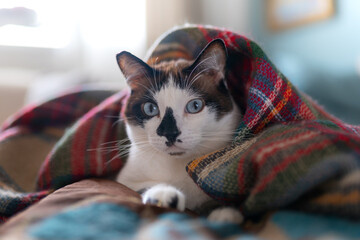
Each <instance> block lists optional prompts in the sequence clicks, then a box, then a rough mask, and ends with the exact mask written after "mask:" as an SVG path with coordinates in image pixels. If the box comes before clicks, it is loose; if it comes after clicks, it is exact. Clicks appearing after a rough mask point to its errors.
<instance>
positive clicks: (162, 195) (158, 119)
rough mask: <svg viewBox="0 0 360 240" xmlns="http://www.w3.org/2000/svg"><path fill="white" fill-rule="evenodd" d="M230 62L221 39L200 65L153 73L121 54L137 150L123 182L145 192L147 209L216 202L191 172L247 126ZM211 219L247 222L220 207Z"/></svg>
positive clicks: (179, 63)
mask: <svg viewBox="0 0 360 240" xmlns="http://www.w3.org/2000/svg"><path fill="white" fill-rule="evenodd" d="M226 59H227V50H226V47H225V44H224V42H223V40H221V39H215V40H213V41H211V42H210V43H209V44H208V45H207V46H206V47H205V48H204V49H203V50H202V51H201V53H200V54H199V56H198V57H197V58H196V59H195V60H194V61H188V60H184V59H180V60H171V61H164V62H161V63H158V64H154V65H153V66H150V65H148V64H146V63H145V62H143V61H142V60H140V59H139V58H137V57H135V56H133V55H132V54H131V53H129V52H126V51H123V52H121V53H119V54H118V55H117V61H118V65H119V67H120V69H121V71H122V73H123V74H124V76H125V78H126V82H127V84H128V86H129V88H130V90H131V93H130V97H129V99H128V101H127V105H126V108H125V112H124V115H125V125H126V132H127V134H128V137H129V139H130V141H131V147H130V149H129V156H128V159H127V162H126V164H125V166H124V167H123V169H122V170H121V171H120V173H119V175H118V177H117V181H118V182H120V183H122V184H124V185H126V186H128V187H130V188H131V189H133V190H135V191H138V192H143V193H142V201H143V202H144V203H150V204H156V205H158V206H163V207H171V208H176V209H178V210H180V211H184V209H185V208H188V209H190V210H194V211H196V210H197V209H200V208H201V207H202V205H204V204H206V203H207V202H211V198H210V197H209V196H207V195H206V194H205V193H204V192H203V191H202V190H201V189H200V188H199V187H198V186H197V185H196V184H195V183H194V182H193V180H192V179H191V178H190V177H189V176H188V174H187V172H186V171H185V167H186V165H187V164H188V163H189V162H190V161H192V160H194V159H195V158H198V157H201V156H203V155H204V154H208V153H211V152H213V151H216V150H218V149H220V148H222V147H225V146H226V145H227V144H228V143H229V142H231V140H232V139H233V137H234V134H235V130H236V129H237V126H238V124H239V122H240V120H241V114H240V110H239V108H238V107H237V105H236V104H235V102H234V100H233V99H232V97H231V95H230V93H229V90H228V88H227V85H226V82H225V71H226V70H225V69H226ZM209 219H213V220H221V221H226V220H229V221H233V222H240V221H241V215H240V213H239V212H237V211H235V210H234V211H232V210H231V209H228V208H219V209H216V210H214V211H213V212H212V213H211V214H210V215H209ZM224 219H225V220H224Z"/></svg>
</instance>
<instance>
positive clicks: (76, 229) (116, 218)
mask: <svg viewBox="0 0 360 240" xmlns="http://www.w3.org/2000/svg"><path fill="white" fill-rule="evenodd" d="M139 224H140V218H139V216H138V215H137V214H136V213H135V212H132V211H130V210H129V209H127V208H125V207H122V206H119V205H115V204H111V203H99V204H93V205H90V206H86V207H81V208H76V209H73V210H68V211H65V212H63V213H60V214H57V215H55V216H53V217H50V218H48V219H46V220H44V221H42V222H40V223H39V224H37V225H35V226H34V227H32V228H30V229H29V235H30V236H32V237H34V238H39V239H49V240H50V239H52V240H60V239H61V240H65V239H78V240H80V239H84V240H85V239H86V240H99V239H101V240H111V239H124V238H125V239H128V238H130V237H131V236H133V235H134V234H135V232H136V231H137V230H138V227H139Z"/></svg>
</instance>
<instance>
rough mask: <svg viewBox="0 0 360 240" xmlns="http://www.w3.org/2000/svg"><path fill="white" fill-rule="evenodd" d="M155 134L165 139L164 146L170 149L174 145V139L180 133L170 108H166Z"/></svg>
mask: <svg viewBox="0 0 360 240" xmlns="http://www.w3.org/2000/svg"><path fill="white" fill-rule="evenodd" d="M156 133H157V134H158V135H159V136H160V137H166V139H167V142H166V146H168V147H171V146H172V145H174V143H175V141H176V138H177V137H178V136H179V135H180V134H181V132H180V131H179V129H178V127H177V126H176V119H175V117H174V112H173V110H172V108H170V107H167V108H166V111H165V115H164V117H163V119H162V121H161V123H160V125H159V127H158V128H157V129H156Z"/></svg>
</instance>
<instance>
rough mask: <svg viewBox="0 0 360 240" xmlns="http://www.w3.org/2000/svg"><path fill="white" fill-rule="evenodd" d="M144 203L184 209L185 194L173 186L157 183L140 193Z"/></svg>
mask: <svg viewBox="0 0 360 240" xmlns="http://www.w3.org/2000/svg"><path fill="white" fill-rule="evenodd" d="M142 202H143V203H144V204H152V205H157V206H159V207H168V208H175V209H177V210H180V211H184V210H185V196H184V194H183V193H182V192H180V191H179V190H177V189H176V188H175V187H173V186H169V185H165V184H158V185H155V186H154V187H151V188H149V189H148V190H146V191H145V192H144V193H143V194H142Z"/></svg>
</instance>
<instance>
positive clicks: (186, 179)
mask: <svg viewBox="0 0 360 240" xmlns="http://www.w3.org/2000/svg"><path fill="white" fill-rule="evenodd" d="M148 150H149V151H138V150H137V149H136V148H133V149H131V152H130V155H129V159H128V161H127V163H126V165H125V167H124V168H123V169H122V170H121V172H120V174H119V176H118V178H117V181H119V182H120V183H123V184H125V185H126V186H128V187H130V188H131V189H133V190H135V191H140V190H144V189H148V188H150V187H152V186H155V185H157V184H163V183H165V184H169V185H171V186H174V187H176V188H177V189H179V190H180V191H181V192H182V193H184V195H185V197H186V207H187V208H189V209H195V208H196V207H198V206H200V205H201V204H203V203H205V202H207V201H209V200H211V199H210V197H208V196H207V195H206V194H205V193H204V192H203V191H202V190H201V189H200V188H199V187H198V186H197V185H196V184H195V183H194V182H193V180H192V179H191V178H190V176H189V175H188V174H187V172H186V170H185V167H186V164H187V162H186V161H184V160H183V159H174V158H170V159H169V157H168V156H166V155H164V154H162V153H159V152H155V151H154V150H152V149H148Z"/></svg>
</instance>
